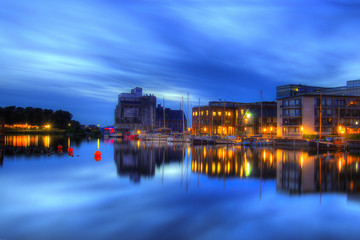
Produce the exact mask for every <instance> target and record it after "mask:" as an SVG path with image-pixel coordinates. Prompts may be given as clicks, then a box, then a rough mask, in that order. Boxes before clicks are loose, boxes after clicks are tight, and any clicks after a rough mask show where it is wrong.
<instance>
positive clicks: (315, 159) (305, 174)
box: [277, 151, 360, 193]
mask: <svg viewBox="0 0 360 240" xmlns="http://www.w3.org/2000/svg"><path fill="white" fill-rule="evenodd" d="M277 158H278V160H279V161H277V189H278V190H281V191H286V192H288V193H311V192H321V193H322V192H348V193H349V192H352V193H354V192H360V184H359V183H360V178H359V172H358V166H359V161H360V156H359V155H349V154H347V153H321V154H311V153H307V152H296V151H279V152H278V154H277Z"/></svg>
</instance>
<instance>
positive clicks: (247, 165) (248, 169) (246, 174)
mask: <svg viewBox="0 0 360 240" xmlns="http://www.w3.org/2000/svg"><path fill="white" fill-rule="evenodd" d="M250 173H251V166H250V163H246V165H245V176H246V177H248V176H250Z"/></svg>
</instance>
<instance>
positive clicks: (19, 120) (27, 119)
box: [0, 106, 73, 129]
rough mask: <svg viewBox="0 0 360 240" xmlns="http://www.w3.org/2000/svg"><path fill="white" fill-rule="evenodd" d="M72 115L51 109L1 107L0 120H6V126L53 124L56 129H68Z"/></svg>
mask: <svg viewBox="0 0 360 240" xmlns="http://www.w3.org/2000/svg"><path fill="white" fill-rule="evenodd" d="M72 117H73V116H72V114H71V113H69V112H67V111H63V110H57V111H55V112H54V111H53V110H51V109H41V108H32V107H26V108H22V107H16V106H9V107H4V108H1V107H0V118H3V119H4V122H5V124H9V125H13V124H26V123H27V124H29V125H39V126H43V125H47V124H51V125H52V126H53V127H55V128H59V129H66V128H67V126H68V124H69V123H70V121H71V119H72Z"/></svg>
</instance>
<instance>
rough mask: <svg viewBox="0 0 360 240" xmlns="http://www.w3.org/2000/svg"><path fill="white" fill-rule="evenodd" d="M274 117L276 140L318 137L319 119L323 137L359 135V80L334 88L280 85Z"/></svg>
mask: <svg viewBox="0 0 360 240" xmlns="http://www.w3.org/2000/svg"><path fill="white" fill-rule="evenodd" d="M320 103H321V104H320ZM320 109H321V114H320ZM320 115H321V117H320ZM277 117H278V122H277V136H279V137H294V138H301V137H302V136H303V135H304V134H310V135H319V134H320V118H321V134H322V135H330V134H345V133H360V131H359V122H360V80H357V81H348V82H347V85H346V86H344V87H334V88H320V87H313V86H305V85H285V86H279V87H277Z"/></svg>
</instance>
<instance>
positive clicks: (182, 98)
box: [181, 96, 185, 133]
mask: <svg viewBox="0 0 360 240" xmlns="http://www.w3.org/2000/svg"><path fill="white" fill-rule="evenodd" d="M181 103H182V122H183V133H184V131H185V121H184V120H185V117H184V97H183V96H181Z"/></svg>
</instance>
